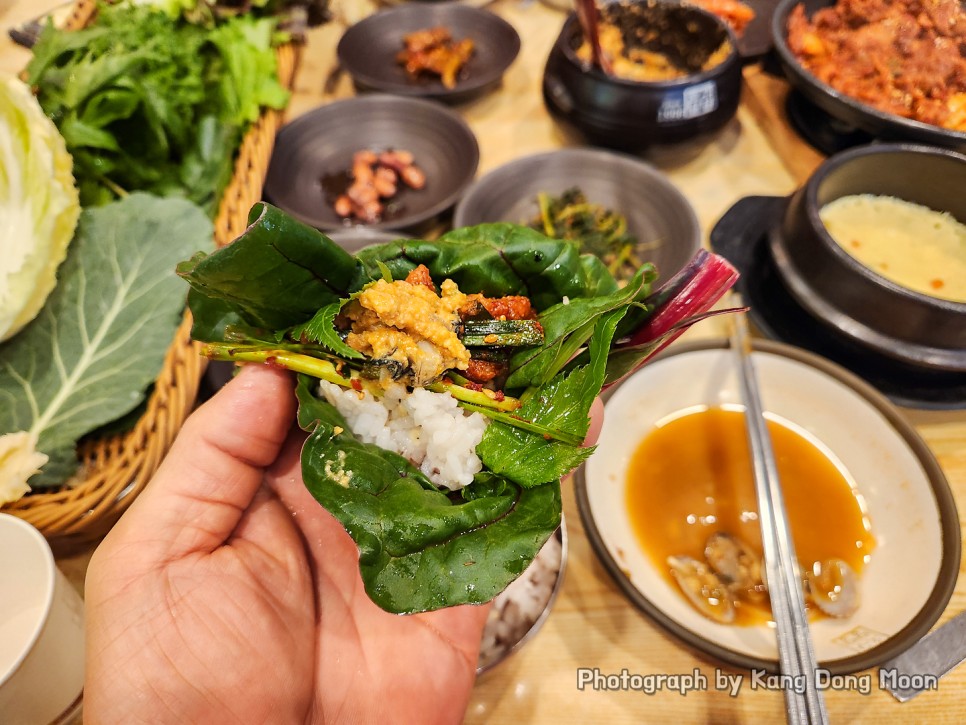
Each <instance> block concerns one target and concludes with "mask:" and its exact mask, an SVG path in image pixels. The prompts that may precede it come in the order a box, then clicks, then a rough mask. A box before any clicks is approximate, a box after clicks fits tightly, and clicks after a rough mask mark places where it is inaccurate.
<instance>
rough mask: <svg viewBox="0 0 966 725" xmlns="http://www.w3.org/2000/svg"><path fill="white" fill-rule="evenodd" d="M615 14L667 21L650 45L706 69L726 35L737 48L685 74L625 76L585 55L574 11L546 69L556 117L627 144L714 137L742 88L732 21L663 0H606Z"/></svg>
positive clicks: (625, 22) (596, 137)
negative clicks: (649, 78) (597, 65)
mask: <svg viewBox="0 0 966 725" xmlns="http://www.w3.org/2000/svg"><path fill="white" fill-rule="evenodd" d="M625 16H626V17H625ZM611 18H621V21H620V22H619V23H618V24H619V26H620V27H621V28H622V29H625V31H626V32H628V33H630V32H633V29H634V28H635V27H645V26H646V27H650V28H654V27H657V28H660V32H659V33H658V34H657V36H656V38H655V39H654V40H653V41H651V40H649V41H648V46H647V48H648V49H649V50H654V51H659V52H662V53H664V54H665V55H666V56H667V57H668V58H670V59H672V60H673V61H680V62H681V67H687V68H696V69H700V67H701V65H702V64H703V63H704V61H705V60H706V59H707V58H708V56H710V55H711V53H713V52H714V51H715V50H717V49H718V48H719V47H721V44H722V43H723V42H725V41H727V42H729V43H730V44H731V53H730V54H729V55H728V56H727V58H725V60H724V61H723V62H721V63H719V64H718V65H717V66H715V67H714V68H711V69H710V70H706V71H700V70H696V71H695V72H694V73H693V74H692V75H688V76H686V77H684V78H681V79H678V80H670V81H654V82H643V81H631V80H624V79H621V78H616V77H613V76H609V75H606V74H605V73H603V72H602V71H601V70H599V69H598V68H591V67H588V66H587V65H586V64H584V63H583V61H581V60H580V59H579V58H578V57H577V54H576V50H577V48H578V47H579V46H580V44H581V41H582V37H583V36H582V33H581V30H580V24H579V23H578V21H577V16H576V15H575V14H572V15H571V16H570V17H568V18H567V21H566V22H565V23H564V26H563V29H562V30H561V31H560V35H559V36H558V37H557V40H556V42H555V43H554V45H553V48H552V49H551V51H550V55H549V57H548V58H547V65H546V68H545V69H544V76H543V97H544V101H545V103H546V104H547V108H548V109H549V110H550V112H551V113H552V114H553V115H554V116H555V117H557V118H558V119H559V120H561V121H563V122H565V123H568V124H570V125H572V126H573V127H574V128H576V129H577V130H578V131H579V132H581V133H583V134H584V135H585V136H586V137H587V138H588V140H589V141H591V142H592V143H594V144H597V145H600V146H607V147H610V148H617V149H622V150H627V151H640V150H643V149H646V148H648V147H651V146H659V145H664V144H676V143H680V142H683V141H691V140H695V139H697V138H700V137H707V136H709V135H710V134H712V133H713V132H715V131H717V130H719V129H720V128H721V127H722V126H724V125H725V124H726V123H728V121H730V120H731V118H732V117H733V116H734V114H735V112H736V110H737V108H738V101H739V100H740V96H741V58H740V57H739V55H738V51H737V49H736V40H735V37H734V33H732V31H731V29H730V28H729V27H728V26H727V25H726V24H725V23H724V21H722V20H720V19H719V18H717V17H716V16H714V15H712V14H711V13H708V12H705V11H704V10H700V9H698V8H695V7H690V6H684V5H679V4H676V3H670V2H658V1H657V0H644V1H643V2H636V3H628V4H623V3H610V4H608V5H605V6H603V8H602V19H603V21H604V22H608V21H609V20H610V19H611Z"/></svg>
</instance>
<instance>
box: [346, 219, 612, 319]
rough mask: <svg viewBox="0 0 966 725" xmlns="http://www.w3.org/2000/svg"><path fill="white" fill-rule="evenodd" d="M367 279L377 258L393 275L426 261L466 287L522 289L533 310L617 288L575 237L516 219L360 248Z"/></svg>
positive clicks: (501, 291) (434, 272)
mask: <svg viewBox="0 0 966 725" xmlns="http://www.w3.org/2000/svg"><path fill="white" fill-rule="evenodd" d="M356 257H357V258H358V259H359V261H360V262H361V263H362V266H363V268H364V269H365V272H366V277H367V278H368V279H378V278H379V277H380V276H381V275H380V273H379V272H378V271H377V269H376V264H377V262H382V263H383V264H385V265H386V266H387V267H389V269H390V271H391V272H392V276H393V278H394V279H404V278H405V277H406V275H407V274H408V273H409V272H410V270H412V269H414V268H415V267H416V266H418V265H420V264H424V265H426V267H427V268H428V269H429V273H430V275H431V276H432V278H433V279H434V280H437V281H442V280H443V279H446V278H449V279H452V280H453V281H454V282H456V284H457V285H459V288H460V289H461V290H464V291H471V292H481V293H483V294H485V295H487V296H489V297H502V296H504V295H525V296H527V297H529V298H530V301H531V302H532V303H533V306H534V307H535V308H536V309H537V310H544V309H546V308H548V307H550V306H551V305H555V304H557V303H558V302H560V300H562V299H563V298H564V297H570V298H576V297H595V296H597V295H602V294H609V293H611V292H613V291H614V290H615V289H617V283H616V282H615V281H614V278H613V276H611V274H610V272H608V271H607V267H606V266H605V265H604V264H603V262H601V261H600V260H599V259H597V258H596V257H594V256H591V255H589V254H581V253H580V248H579V246H578V245H577V244H576V243H575V242H568V241H564V240H560V239H549V238H548V237H545V236H544V235H542V234H541V233H540V232H537V231H534V230H532V229H527V228H526V227H521V226H517V225H515V224H480V225H478V226H474V227H464V228H462V229H456V230H454V231H451V232H448V233H446V234H444V235H443V236H441V237H440V238H439V239H437V240H436V241H434V242H425V241H421V240H418V239H401V240H398V241H395V242H389V243H388V244H382V245H379V246H376V247H369V248H367V249H363V250H362V251H361V252H359V253H358V254H357V255H356Z"/></svg>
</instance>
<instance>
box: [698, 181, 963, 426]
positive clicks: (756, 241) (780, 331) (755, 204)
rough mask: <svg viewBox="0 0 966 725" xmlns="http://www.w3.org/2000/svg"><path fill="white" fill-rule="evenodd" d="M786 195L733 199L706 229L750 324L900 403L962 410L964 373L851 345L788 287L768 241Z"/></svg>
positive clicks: (772, 337) (784, 206)
mask: <svg viewBox="0 0 966 725" xmlns="http://www.w3.org/2000/svg"><path fill="white" fill-rule="evenodd" d="M788 201H789V200H788V198H787V197H776V196H751V197H746V198H744V199H741V200H739V201H738V202H737V203H736V204H735V205H734V206H733V207H731V209H729V210H728V211H727V212H726V213H725V214H724V216H722V218H721V219H720V220H719V221H718V223H717V224H716V225H715V226H714V228H713V229H712V230H711V248H712V249H713V250H714V251H715V252H717V253H718V254H720V255H722V256H723V257H725V259H727V260H728V261H729V262H731V263H732V264H733V265H734V266H735V268H736V269H737V270H738V272H739V273H740V274H741V276H740V277H739V278H738V282H737V283H736V285H735V289H736V290H737V291H738V292H740V293H741V296H742V299H743V300H744V302H745V304H747V305H749V306H750V308H751V310H750V312H749V315H750V316H751V319H752V322H753V323H754V325H755V327H756V328H757V329H758V330H759V331H760V332H761V333H762V334H763V335H765V336H766V337H769V338H771V339H773V340H778V341H781V342H785V343H788V344H790V345H795V346H796V347H801V348H804V349H806V350H810V351H811V352H814V353H817V354H819V355H821V356H822V357H825V358H828V359H829V360H832V361H833V362H836V363H838V364H839V365H842V366H843V367H845V368H847V369H849V370H851V371H852V372H853V373H855V374H856V375H858V376H859V377H861V378H863V379H864V380H865V381H867V382H868V383H870V384H871V385H873V386H874V387H876V388H877V389H878V390H879V391H880V392H882V393H883V394H884V395H886V396H887V397H888V398H889V399H890V400H892V402H894V403H896V404H897V405H902V406H904V407H907V408H920V409H931V410H952V409H962V408H966V376H963V375H962V373H955V372H944V371H937V370H933V369H929V368H925V367H923V366H920V365H916V364H914V363H905V362H902V361H899V360H896V359H894V358H892V357H890V356H886V355H883V354H881V353H878V352H876V351H875V350H872V349H870V348H868V347H867V346H865V345H862V344H860V343H857V342H856V341H855V340H854V339H852V338H850V337H849V336H847V335H845V334H844V333H842V331H841V330H839V329H838V328H836V327H834V326H832V325H829V324H828V323H827V322H825V321H823V320H822V319H820V318H817V317H815V316H813V315H812V314H811V313H810V312H809V311H808V310H806V309H805V308H803V307H802V306H801V305H800V304H799V303H798V301H797V300H796V299H795V297H794V296H792V294H791V293H790V292H789V291H788V289H787V288H786V286H785V283H784V281H783V279H782V276H781V274H780V273H779V272H778V270H777V269H776V267H775V262H774V260H773V259H772V256H771V251H770V250H769V246H768V234H769V230H771V229H772V228H775V227H778V226H780V224H781V221H782V218H783V217H784V215H785V210H786V208H787V207H788Z"/></svg>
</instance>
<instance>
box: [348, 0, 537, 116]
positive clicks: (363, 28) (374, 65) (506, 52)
mask: <svg viewBox="0 0 966 725" xmlns="http://www.w3.org/2000/svg"><path fill="white" fill-rule="evenodd" d="M436 26H443V27H445V28H447V29H448V30H449V31H450V33H451V34H452V36H453V39H454V40H462V39H464V38H469V39H471V40H472V41H473V48H474V50H473V55H472V57H471V58H470V59H469V61H467V63H466V65H465V66H464V67H463V68H462V70H461V71H460V73H459V75H458V76H457V82H456V85H455V86H454V87H453V88H447V87H446V86H444V85H443V83H442V81H441V80H440V79H439V77H438V76H434V75H433V76H431V75H423V76H420V77H419V78H417V79H414V78H411V77H410V76H409V74H407V73H406V70H405V68H403V66H402V65H400V64H399V63H398V62H397V61H396V56H397V55H398V53H399V52H400V51H401V50H403V48H404V45H403V36H405V35H407V34H409V33H412V32H414V31H416V30H423V29H425V28H433V27H436ZM519 52H520V36H519V35H517V32H516V30H514V29H513V26H512V25H510V24H509V23H508V22H506V21H505V20H503V19H502V18H500V17H497V16H496V15H494V14H493V13H490V12H487V11H486V10H480V9H477V8H472V7H469V6H467V5H460V4H458V3H453V2H448V3H439V4H426V3H410V4H407V5H402V6H400V7H397V8H392V9H389V10H383V11H381V12H378V13H375V14H374V15H370V16H369V17H367V18H365V19H364V20H361V21H359V22H358V23H356V24H355V25H353V26H352V27H350V28H349V29H348V30H346V31H345V33H344V34H343V36H342V39H341V40H340V41H339V46H338V49H337V53H338V56H339V63H340V64H341V65H342V67H343V68H345V70H346V72H347V73H349V75H350V76H352V80H353V82H354V83H355V85H356V88H358V89H359V90H364V91H371V90H376V91H382V92H385V93H393V94H397V95H402V96H419V97H423V98H435V99H439V100H443V101H447V102H450V103H457V102H462V101H466V100H469V99H470V98H474V97H476V96H479V95H481V94H483V93H485V92H486V91H488V90H490V89H492V88H494V87H496V86H497V85H499V83H500V81H501V79H502V78H503V73H504V72H505V71H506V69H507V68H509V67H510V64H511V63H513V61H514V59H515V58H516V57H517V54H518V53H519Z"/></svg>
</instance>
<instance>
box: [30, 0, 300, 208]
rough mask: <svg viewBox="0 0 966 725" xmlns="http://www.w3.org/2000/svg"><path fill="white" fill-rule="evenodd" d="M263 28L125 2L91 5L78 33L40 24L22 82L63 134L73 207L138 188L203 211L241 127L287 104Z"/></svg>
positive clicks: (228, 166)
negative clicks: (74, 188)
mask: <svg viewBox="0 0 966 725" xmlns="http://www.w3.org/2000/svg"><path fill="white" fill-rule="evenodd" d="M274 27H275V26H274V21H273V20H272V19H270V18H265V19H260V20H257V19H254V18H251V17H248V16H238V17H236V18H232V19H231V20H229V21H227V22H225V23H224V24H222V25H218V26H217V27H215V28H213V29H211V30H208V29H206V28H203V27H200V26H196V25H191V24H189V23H186V22H182V21H181V20H178V19H176V17H175V18H172V17H170V16H168V15H167V14H166V13H165V12H163V11H161V10H160V9H157V8H153V7H149V6H144V5H135V4H131V3H120V4H116V5H112V4H102V5H101V6H100V7H99V9H98V14H97V18H96V20H95V22H94V24H93V25H91V26H90V27H88V28H86V29H84V30H80V31H76V32H67V31H63V30H58V29H57V28H55V27H54V26H53V24H48V26H47V27H46V28H45V29H44V31H43V33H42V34H41V37H40V39H39V41H38V43H37V45H36V46H35V47H34V58H33V60H32V61H31V62H30V64H29V66H28V67H27V73H28V80H29V83H30V84H31V85H33V86H35V87H36V90H37V95H38V98H39V100H40V103H41V105H42V106H43V108H44V111H45V112H46V113H47V115H48V116H50V118H52V119H53V120H54V122H55V123H56V124H57V127H58V128H59V129H60V131H61V133H62V134H63V136H64V138H65V139H66V141H67V148H68V150H69V151H70V152H71V154H72V155H73V157H74V162H75V175H76V176H77V180H78V185H79V187H80V196H81V202H82V203H83V205H84V206H92V205H97V204H103V203H105V202H107V201H110V200H112V199H114V198H117V197H118V196H120V195H123V194H124V193H126V192H130V191H133V190H145V191H150V192H152V193H155V194H158V195H161V196H183V197H186V198H188V199H190V200H191V201H194V202H195V203H197V204H199V205H200V206H201V207H202V208H204V209H205V210H206V211H207V212H208V213H209V214H210V215H213V214H214V212H215V211H216V209H217V203H218V201H219V199H220V198H221V192H222V190H223V189H224V187H225V186H226V185H227V183H228V181H229V179H230V178H231V174H232V170H233V159H234V155H235V150H236V149H237V147H238V144H239V142H240V140H241V137H242V134H243V133H244V131H245V130H246V128H247V127H248V125H249V124H250V123H251V122H252V121H254V120H255V119H256V118H257V116H258V113H259V109H260V108H261V107H263V106H267V107H271V108H282V107H284V105H285V103H286V101H287V99H288V94H287V92H286V91H285V90H284V89H283V88H282V87H281V85H279V82H278V79H277V71H276V60H275V55H274V52H273V50H272V47H271V43H272V33H273V30H274Z"/></svg>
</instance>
